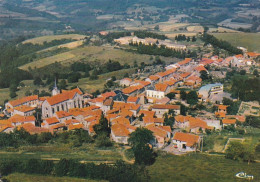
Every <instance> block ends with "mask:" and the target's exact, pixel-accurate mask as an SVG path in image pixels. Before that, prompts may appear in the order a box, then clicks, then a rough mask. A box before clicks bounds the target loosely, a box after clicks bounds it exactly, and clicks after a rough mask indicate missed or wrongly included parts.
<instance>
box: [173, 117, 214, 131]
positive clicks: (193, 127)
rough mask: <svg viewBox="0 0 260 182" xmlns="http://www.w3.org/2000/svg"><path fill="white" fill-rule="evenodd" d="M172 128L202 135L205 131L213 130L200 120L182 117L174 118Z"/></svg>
mask: <svg viewBox="0 0 260 182" xmlns="http://www.w3.org/2000/svg"><path fill="white" fill-rule="evenodd" d="M174 127H175V128H181V129H184V130H186V131H188V132H191V133H204V132H205V131H206V130H207V129H208V130H212V129H213V127H211V126H208V124H207V122H205V121H203V120H202V119H200V118H194V117H191V116H182V115H178V116H175V123H174Z"/></svg>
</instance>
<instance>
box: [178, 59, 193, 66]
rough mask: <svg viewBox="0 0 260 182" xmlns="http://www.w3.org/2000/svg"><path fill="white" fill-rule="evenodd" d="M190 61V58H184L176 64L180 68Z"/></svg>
mask: <svg viewBox="0 0 260 182" xmlns="http://www.w3.org/2000/svg"><path fill="white" fill-rule="evenodd" d="M191 61H192V59H191V58H185V59H184V60H183V61H180V62H178V64H179V65H180V66H182V65H185V64H187V63H189V62H191Z"/></svg>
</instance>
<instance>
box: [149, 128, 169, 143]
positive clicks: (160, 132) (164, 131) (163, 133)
mask: <svg viewBox="0 0 260 182" xmlns="http://www.w3.org/2000/svg"><path fill="white" fill-rule="evenodd" d="M146 128H147V129H148V130H150V131H152V132H153V136H154V140H153V141H152V145H153V146H154V147H157V148H162V147H164V146H165V145H166V144H167V143H168V142H169V141H170V138H171V127H170V126H155V125H154V124H151V125H147V126H146Z"/></svg>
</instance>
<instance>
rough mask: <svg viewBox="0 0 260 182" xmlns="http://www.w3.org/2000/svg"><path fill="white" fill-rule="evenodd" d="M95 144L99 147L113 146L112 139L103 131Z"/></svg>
mask: <svg viewBox="0 0 260 182" xmlns="http://www.w3.org/2000/svg"><path fill="white" fill-rule="evenodd" d="M95 144H96V146H97V147H110V146H112V142H111V141H110V139H109V137H107V135H106V133H104V132H102V133H101V134H100V135H98V136H97V138H96V140H95Z"/></svg>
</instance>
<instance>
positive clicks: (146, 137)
mask: <svg viewBox="0 0 260 182" xmlns="http://www.w3.org/2000/svg"><path fill="white" fill-rule="evenodd" d="M153 139H154V137H153V134H152V131H150V130H148V129H146V128H137V129H136V130H135V131H134V132H133V133H131V134H130V138H129V139H128V142H129V144H130V146H131V147H132V149H133V151H134V156H135V163H137V164H144V165H151V164H153V163H154V161H155V158H156V153H154V151H153V149H152V148H151V147H150V145H149V142H151V141H152V140H153Z"/></svg>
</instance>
